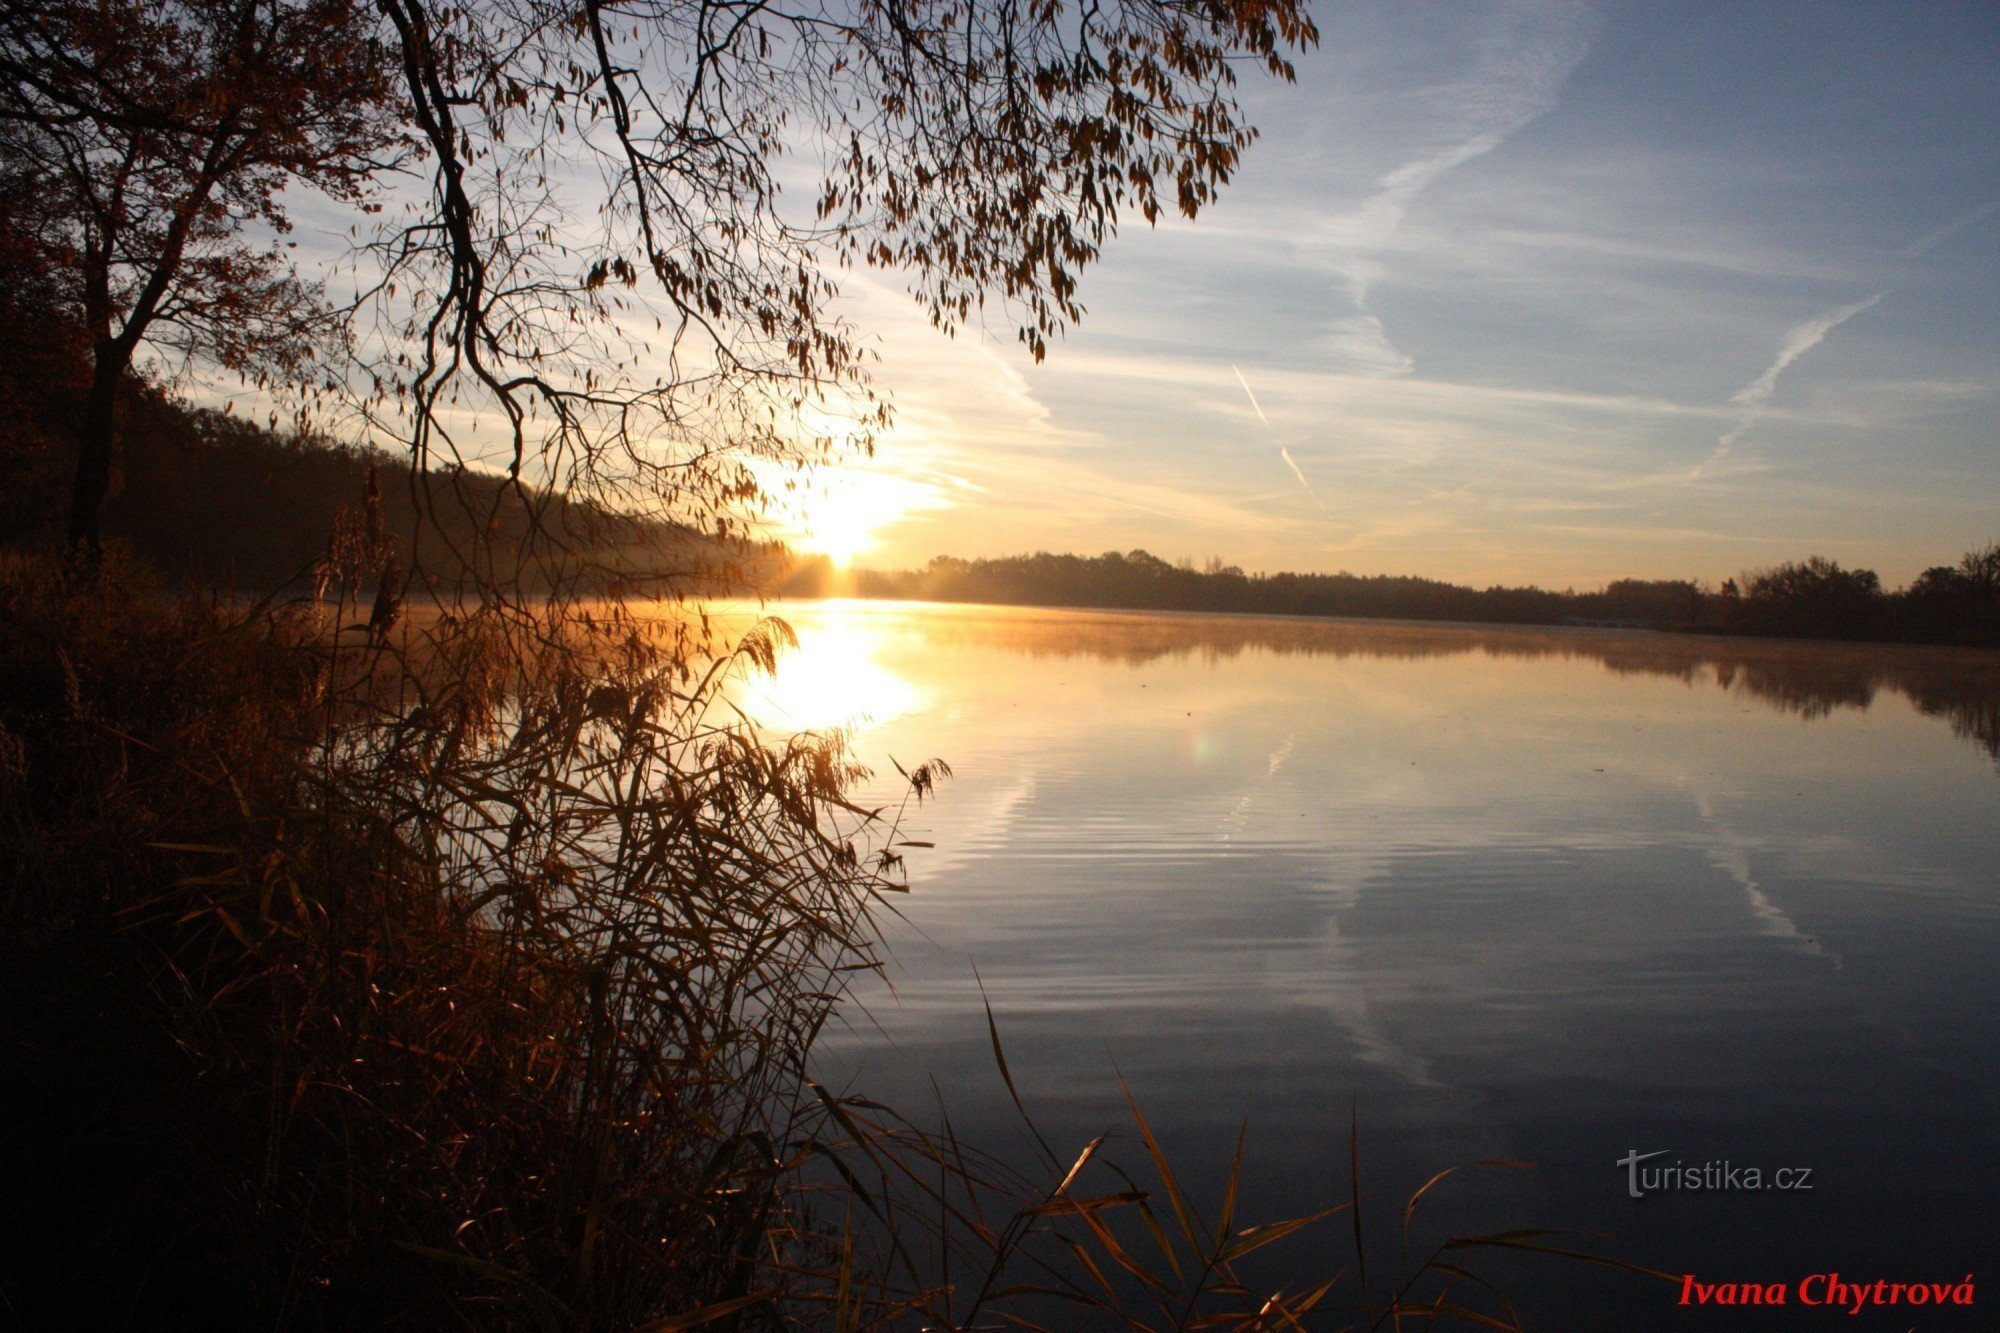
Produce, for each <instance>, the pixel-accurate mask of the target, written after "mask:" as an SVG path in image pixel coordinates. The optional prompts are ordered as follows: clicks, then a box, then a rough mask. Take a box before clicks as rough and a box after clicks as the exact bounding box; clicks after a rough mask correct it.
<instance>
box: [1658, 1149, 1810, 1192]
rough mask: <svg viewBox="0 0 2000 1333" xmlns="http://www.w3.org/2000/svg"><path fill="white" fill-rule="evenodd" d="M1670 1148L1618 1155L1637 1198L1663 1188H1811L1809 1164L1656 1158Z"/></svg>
mask: <svg viewBox="0 0 2000 1333" xmlns="http://www.w3.org/2000/svg"><path fill="white" fill-rule="evenodd" d="M1668 1151H1669V1149H1666V1148H1662V1149H1660V1150H1659V1151H1658V1152H1640V1151H1639V1150H1638V1149H1636V1148H1635V1149H1633V1150H1632V1151H1631V1152H1628V1153H1626V1154H1625V1155H1624V1156H1623V1157H1621V1158H1619V1159H1618V1165H1620V1166H1622V1167H1624V1168H1625V1192H1626V1193H1627V1194H1629V1195H1631V1196H1632V1197H1633V1198H1635V1199H1643V1198H1644V1197H1645V1196H1646V1195H1648V1194H1655V1193H1659V1192H1660V1191H1663V1190H1680V1191H1685V1192H1688V1193H1694V1192H1698V1191H1707V1192H1709V1193H1716V1192H1722V1191H1729V1192H1735V1191H1758V1190H1810V1189H1811V1188H1812V1174H1813V1169H1812V1168H1811V1167H1809V1166H1780V1167H1776V1168H1774V1169H1772V1170H1770V1171H1766V1170H1765V1169H1764V1168H1762V1167H1760V1166H1738V1165H1737V1164H1736V1163H1734V1162H1730V1161H1720V1162H1692V1163H1690V1162H1683V1161H1680V1160H1679V1159H1675V1160H1674V1161H1672V1162H1655V1163H1654V1164H1653V1165H1651V1166H1647V1165H1645V1163H1648V1162H1653V1160H1654V1159H1655V1158H1658V1157H1665V1156H1666V1155H1667V1153H1668Z"/></svg>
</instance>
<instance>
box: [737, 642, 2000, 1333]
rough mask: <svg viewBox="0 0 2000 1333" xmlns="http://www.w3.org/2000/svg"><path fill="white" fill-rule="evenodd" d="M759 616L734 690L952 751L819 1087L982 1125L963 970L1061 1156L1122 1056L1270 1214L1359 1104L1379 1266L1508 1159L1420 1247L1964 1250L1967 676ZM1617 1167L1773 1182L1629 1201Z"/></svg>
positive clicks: (1334, 1150) (1725, 648)
mask: <svg viewBox="0 0 2000 1333" xmlns="http://www.w3.org/2000/svg"><path fill="white" fill-rule="evenodd" d="M777 610H778V612H779V614H781V615H783V616H784V617H785V618H786V619H787V620H789V621H790V622H791V623H792V624H793V625H794V627H795V628H796V629H797V631H798V634H799V637H800V639H801V648H800V650H799V651H798V653H797V654H796V655H795V656H793V657H791V658H789V659H787V661H786V662H785V663H784V664H781V667H780V671H779V674H778V677H777V679H776V681H774V682H772V683H771V684H770V685H768V686H767V687H765V688H764V689H763V690H761V691H760V692H758V693H756V694H755V695H754V696H753V697H752V698H751V699H750V700H749V706H750V707H751V708H752V710H753V711H755V712H757V713H758V714H759V716H760V717H763V718H764V719H765V720H767V721H768V722H769V723H770V724H771V725H773V726H774V727H783V726H786V725H793V726H820V727H823V726H830V725H837V724H841V723H852V725H853V726H854V729H855V730H854V743H855V747H856V749H857V751H858V753H859V755H860V757H861V758H862V759H864V760H865V761H868V762H870V763H871V764H873V765H874V766H875V767H876V769H877V771H878V775H882V777H881V780H880V783H879V790H878V792H877V795H878V796H879V798H880V799H887V798H888V794H889V793H890V792H891V791H893V790H894V789H895V788H896V786H897V784H898V783H899V782H900V779H898V778H897V775H896V773H895V770H894V768H893V767H892V766H891V764H890V762H889V761H890V759H891V758H892V757H893V758H894V759H895V760H898V761H900V762H901V763H902V764H903V765H904V766H905V767H908V766H910V765H911V764H913V763H916V762H919V761H922V760H925V759H928V758H930V757H932V756H942V757H943V758H945V759H946V760H947V761H949V763H950V764H951V767H952V769H953V771H954V773H955V777H954V778H953V779H952V780H951V781H950V782H948V783H946V784H945V785H944V787H943V788H942V790H941V791H940V793H939V795H938V797H937V798H936V799H935V800H934V801H933V802H931V803H930V804H928V805H926V806H925V807H923V809H922V810H921V811H920V812H917V813H915V814H914V815H913V816H912V817H911V820H910V822H909V823H908V824H907V825H906V827H905V830H904V833H905V836H906V837H908V838H911V839H914V840H919V841H928V842H934V843H935V844H936V845H935V848H934V849H923V848H910V849H907V855H908V856H909V858H910V865H911V881H912V885H913V889H914V892H913V893H912V894H911V895H910V897H909V898H908V900H907V901H906V902H903V903H900V904H899V906H900V908H901V911H902V916H901V918H900V919H896V920H891V921H889V922H888V923H887V927H886V929H887V935H888V943H889V950H890V953H891V955H892V957H893V962H892V964H891V966H890V969H889V973H888V977H887V978H886V982H879V983H878V982H873V981H870V982H867V983H865V984H864V985H862V986H861V987H860V989H859V991H858V992H857V996H856V999H857V1001H858V1002H859V1007H855V1008H851V1009H850V1012H849V1015H848V1018H849V1026H848V1027H847V1029H846V1030H844V1031H843V1032H841V1033H838V1034H836V1035H835V1036H834V1037H833V1039H832V1040H830V1041H829V1042H828V1043H827V1044H826V1047H825V1050H826V1054H825V1071H824V1072H825V1074H826V1077H827V1078H828V1079H829V1081H831V1082H834V1083H836V1084H840V1085H847V1084H850V1083H851V1085H852V1086H854V1087H856V1088H858V1089H865V1090H866V1091H867V1092H868V1093H869V1094H870V1095H873V1096H879V1097H882V1098H884V1099H885V1100H889V1101H892V1102H894V1103H896V1104H897V1105H898V1106H899V1107H900V1108H901V1109H903V1110H904V1111H905V1112H907V1113H913V1114H916V1115H919V1116H922V1115H926V1114H934V1108H935V1106H936V1103H937V1100H938V1099H939V1098H940V1097H941V1098H942V1102H943V1105H944V1109H945V1110H947V1111H948V1112H949V1113H950V1115H951V1117H952V1119H953V1123H954V1125H955V1127H956V1129H957V1130H958V1132H959V1133H960V1134H962V1135H964V1136H965V1137H967V1138H968V1139H974V1140H984V1141H990V1142H994V1143H997V1144H999V1145H1001V1146H1002V1147H1003V1148H1004V1147H1005V1145H1006V1144H1008V1143H1010V1142H1013V1141H1015V1135H1016V1131H1015V1129H1014V1128H1013V1113H1012V1111H1011V1108H1010V1107H1009V1106H1008V1102H1007V1098H1006V1095H1005V1092H1004V1090H1003V1088H1002V1087H1001V1084H1000V1080H999V1078H998V1076H997V1074H996V1073H995V1072H994V1068H993V1057H992V1053H991V1049H990V1045H989V1041H988V1037H987V1032H986V1027H985V1013H984V1009H983V1007H982V993H983V995H984V997H985V999H986V1000H989V1001H990V1003H991V1005H992V1009H993V1013H994V1015H995V1017H996V1019H997V1021H998V1024H999V1027H1000V1031H1001V1033H1002V1036H1003V1038H1004V1040H1005V1042H1006V1046H1007V1055H1008V1059H1009V1062H1010V1064H1011V1066H1012V1069H1013V1073H1014V1075H1015V1078H1016V1081H1017V1082H1018V1083H1019V1085H1020V1086H1021V1088H1022V1090H1023V1093H1024V1095H1025V1096H1026V1098H1027V1101H1028V1104H1029V1106H1030V1109H1031V1110H1032V1111H1033V1112H1034V1113H1035V1114H1036V1116H1037V1118H1038V1120H1039V1121H1040V1123H1041V1126H1042V1128H1043V1131H1044V1132H1045V1133H1046V1134H1047V1135H1048V1136H1049V1137H1050V1138H1051V1139H1052V1140H1053V1141H1055V1142H1056V1143H1057V1144H1058V1146H1059V1147H1062V1146H1068V1147H1070V1148H1072V1149H1073V1148H1074V1147H1077V1146H1080V1145H1081V1144H1082V1142H1084V1141H1085V1140H1087V1139H1088V1138H1090V1137H1092V1136H1094V1135H1096V1134H1098V1133H1101V1132H1103V1131H1105V1130H1106V1129H1109V1128H1116V1127H1119V1126H1121V1125H1123V1124H1124V1123H1125V1116H1124V1112H1123V1109H1122V1094H1121V1092H1120V1089H1119V1075H1120V1074H1121V1073H1122V1075H1123V1076H1124V1077H1125V1078H1126V1079H1128V1080H1129V1082H1130V1084H1131V1086H1132V1089H1133V1091H1134V1093H1135V1094H1136V1095H1137V1097H1138V1099H1139V1100H1140V1102H1141V1104H1142V1105H1143V1106H1144V1107H1145V1108H1146V1111H1147V1114H1148V1116H1149V1117H1150V1118H1151V1119H1152V1120H1153V1122H1154V1123H1155V1125H1156V1127H1157V1128H1159V1129H1160V1130H1161V1131H1162V1134H1163V1137H1164V1138H1165V1139H1166V1141H1167V1144H1168V1148H1169V1150H1170V1151H1171V1152H1173V1153H1174V1154H1175V1155H1176V1157H1177V1159H1178V1162H1179V1164H1180V1165H1183V1166H1185V1167H1186V1168H1188V1171H1189V1174H1190V1175H1191V1176H1193V1177H1195V1178H1196V1179H1197V1180H1208V1181H1214V1180H1217V1179H1219V1177H1220V1176H1221V1174H1222V1172H1223V1171H1224V1170H1225V1169H1226V1167H1227V1163H1228V1156H1229V1152H1230V1150H1231V1147H1232V1145H1233V1140H1234V1136H1235V1133H1236V1130H1237V1128H1238V1126H1239V1124H1240V1123H1241V1122H1242V1120H1243V1119H1244V1118H1245V1117H1246V1116H1247V1117H1248V1120H1249V1123H1250V1127H1251V1128H1250V1146H1249V1151H1248V1174H1249V1179H1250V1186H1249V1187H1247V1188H1248V1197H1247V1199H1246V1201H1245V1205H1244V1206H1245V1209H1246V1210H1249V1211H1261V1212H1263V1213H1265V1214H1267V1215H1270V1216H1278V1215H1289V1214H1290V1213H1292V1212H1299V1211H1304V1210H1307V1209H1309V1208H1312V1207H1315V1206H1320V1205H1323V1204H1326V1203H1332V1202H1338V1201H1341V1200H1343V1199H1345V1197H1346V1195H1347V1168H1346V1160H1347V1132H1348V1126H1349V1120H1350V1114H1352V1115H1355V1116H1356V1117H1358V1121H1359V1124H1360V1127H1361V1137H1362V1155H1363V1160H1364V1168H1363V1185H1364V1188H1365V1190H1366V1191H1367V1197H1368V1202H1369V1204H1370V1205H1371V1206H1372V1208H1373V1215H1372V1217H1371V1219H1370V1222H1369V1228H1370V1231H1371V1233H1379V1235H1378V1236H1377V1237H1376V1240H1377V1241H1378V1242H1379V1243H1378V1244H1377V1246H1376V1253H1375V1254H1373V1255H1371V1258H1370V1262H1371V1265H1375V1266H1376V1267H1375V1271H1376V1272H1377V1273H1378V1274H1380V1275H1382V1276H1386V1275H1387V1272H1388V1270H1390V1269H1392V1268H1393V1267H1394V1224H1395V1222H1396V1219H1397V1216H1398V1214H1400V1211H1401V1207H1402V1204H1403V1201H1404V1199H1405V1198H1406V1197H1407V1196H1408V1194H1409V1193H1410V1192H1411V1191H1412V1190H1414V1189H1415V1188H1416V1187H1417V1186H1418V1185H1420V1184H1422V1183H1423V1181H1424V1180H1425V1179H1426V1178H1427V1177H1428V1176H1429V1175H1430V1174H1431V1173H1432V1172H1433V1171H1436V1170H1438V1169H1441V1168H1443V1167H1447V1166H1452V1165H1455V1164H1458V1163H1461V1162H1467V1161H1472V1160H1475V1159H1480V1158H1493V1157H1499V1158H1518V1159H1525V1160H1528V1161H1532V1162H1535V1163H1537V1164H1538V1166H1537V1167H1536V1168H1534V1169H1533V1170H1515V1169H1489V1170H1487V1171H1484V1172H1480V1173H1472V1174H1468V1175H1466V1176H1464V1177H1461V1178H1454V1180H1453V1181H1452V1182H1451V1183H1450V1184H1449V1185H1448V1186H1445V1187H1440V1189H1439V1190H1438V1191H1437V1193H1436V1195H1435V1196H1434V1197H1433V1198H1428V1199H1427V1200H1426V1202H1425V1205H1424V1210H1423V1211H1422V1212H1420V1214H1419V1222H1418V1226H1417V1229H1416V1231H1415V1232H1414V1233H1413V1235H1414V1236H1415V1237H1417V1238H1419V1239H1421V1238H1423V1237H1426V1236H1428V1237H1429V1238H1431V1239H1436V1238H1437V1237H1438V1236H1440V1235H1442V1234H1443V1230H1444V1229H1446V1228H1450V1229H1459V1230H1475V1229H1477V1230H1496V1229H1500V1228H1502V1227H1516V1226H1554V1227H1569V1228H1578V1229H1581V1230H1583V1231H1587V1232H1590V1233H1594V1234H1593V1235H1591V1236H1588V1237H1579V1238H1573V1241H1572V1242H1570V1243H1576V1242H1579V1241H1580V1242H1584V1243H1586V1247H1587V1248H1593V1249H1596V1250H1599V1251H1602V1252H1606V1253H1612V1254H1616V1255H1618V1256H1620V1257H1623V1258H1627V1259H1630V1260H1634V1261H1636V1262H1641V1263H1646V1264H1649V1265H1652V1266H1655V1267H1659V1268H1663V1269H1668V1270H1671V1271H1676V1272H1681V1271H1686V1272H1693V1273H1695V1274H1697V1275H1699V1276H1700V1277H1701V1279H1702V1280H1704V1281H1758V1282H1775V1281H1786V1282H1790V1283H1793V1284H1796V1283H1797V1281H1798V1280H1799V1279H1800V1278H1803V1277H1805V1276H1807V1275H1808V1274H1812V1273H1819V1272H1825V1271H1829V1270H1832V1269H1838V1270H1839V1271H1840V1272H1841V1273H1842V1274H1844V1275H1846V1276H1848V1277H1857V1278H1858V1277H1863V1276H1866V1277H1868V1278H1869V1280H1871V1281H1872V1280H1873V1279H1874V1278H1875V1277H1883V1278H1888V1279H1890V1280H1895V1281H1927V1282H1936V1281H1953V1282H1955V1281H1958V1280H1959V1279H1960V1278H1961V1277H1962V1276H1963V1275H1964V1274H1965V1273H1966V1272H1967V1271H1969V1270H1972V1271H1976V1270H1977V1269H1978V1268H1979V1266H1980V1265H1979V1260H1981V1259H1982V1258H1984V1257H1985V1256H1986V1255H1987V1254H1989V1253H1991V1248H1992V1242H1993V1239H1994V1237H1995V1236H1996V1235H2000V1226H1996V1223H1997V1222H2000V1209H1997V1208H1996V1205H1995V1203H1994V1200H1993V1197H1992V1196H1991V1194H1990V1193H1989V1192H1988V1191H1989V1187H1990V1182H1992V1181H1993V1180H1995V1179H2000V1018H1996V1015H1995V1010H1994V1007H1993V1005H1992V1002H1991V979H1992V976H1993V974H1994V968H1995V964H1996V963H2000V893H1996V878H1997V877H1996V870H2000V772H1996V760H1995V756H1996V754H2000V662H1996V660H1995V658H1994V657H1993V656H1992V655H1980V654H1973V653H1965V652H1953V651H1949V650H1925V649H1903V648H1878V647H1869V646H1854V645H1833V644H1810V643H1776V642H1770V641H1743V640H1705V639H1695V638H1686V637H1678V636H1669V635H1655V634H1647V633H1632V632H1597V631H1566V630H1536V629H1490V628H1480V627H1459V626H1436V625H1409V624H1386V623H1382V624H1371V623H1361V622H1314V621H1292V620H1254V619H1229V618H1215V617H1203V616H1183V615H1123V614H1104V613H1085V612H1062V611H1045V610H1011V609H996V608H979V607H943V606H922V605H906V604H898V605H892V604H869V603H821V604H800V605H794V606H784V607H780V608H777ZM1131 1151H1132V1152H1133V1153H1135V1154H1136V1145H1132V1146H1131ZM1634 1151H1636V1152H1640V1153H1646V1152H1654V1151H1660V1152H1663V1153H1665V1154H1666V1155H1665V1156H1663V1157H1661V1158H1659V1159H1656V1161H1657V1162H1658V1163H1674V1162H1676V1161H1678V1162H1682V1163H1685V1164H1687V1165H1689V1166H1699V1165H1701V1164H1703V1163H1707V1162H1711V1161H1728V1162H1731V1163H1734V1164H1736V1165H1738V1166H1757V1167H1759V1168H1761V1169H1762V1170H1763V1171H1764V1172H1765V1174H1766V1175H1767V1176H1768V1175H1769V1173H1770V1172H1771V1171H1772V1170H1773V1169H1775V1168H1780V1167H1807V1168H1810V1169H1811V1170H1812V1172H1813V1174H1812V1177H1811V1183H1812V1188H1811V1190H1810V1191H1805V1192H1792V1193H1777V1192H1772V1191H1765V1192H1760V1193H1747V1192H1732V1193H1722V1192H1713V1191H1708V1192H1695V1191H1669V1192H1654V1193H1651V1194H1649V1195H1648V1196H1647V1197H1644V1198H1640V1199H1636V1200H1635V1199H1632V1198H1630V1197H1629V1193H1628V1189H1627V1178H1626V1177H1627V1172H1626V1169H1625V1168H1623V1167H1621V1166H1619V1165H1618V1161H1619V1159H1620V1158H1622V1157H1624V1156H1626V1155H1627V1154H1628V1153H1631V1152H1634ZM1427 1217H1428V1218H1429V1219H1430V1223H1429V1224H1428V1226H1427V1225H1426V1223H1425V1218H1427ZM1487 1267H1488V1269H1489V1270H1491V1271H1494V1272H1496V1273H1497V1274H1500V1275H1502V1276H1504V1277H1505V1278H1506V1279H1507V1283H1506V1284H1505V1285H1506V1287H1507V1290H1508V1293H1509V1295H1510V1296H1513V1297H1514V1298H1515V1299H1516V1301H1517V1303H1518V1304H1519V1306H1520V1308H1521V1310H1522V1313H1523V1315H1524V1316H1532V1315H1534V1314H1537V1313H1539V1314H1541V1315H1542V1316H1543V1317H1544V1318H1545V1319H1547V1320H1549V1321H1550V1322H1549V1323H1548V1324H1547V1325H1546V1326H1552V1327H1576V1326H1584V1327H1591V1326H1607V1327H1608V1326H1610V1325H1609V1324H1602V1325H1598V1324H1593V1323H1591V1322H1590V1321H1588V1320H1587V1319H1585V1318H1584V1314H1585V1312H1588V1311H1589V1310H1592V1309H1595V1308H1610V1307H1609V1306H1600V1305H1599V1304H1598V1303H1600V1302H1614V1301H1615V1302H1616V1304H1617V1307H1618V1309H1619V1315H1618V1318H1617V1326H1619V1327H1624V1328H1648V1327H1656V1326H1657V1327H1663V1328H1664V1327H1685V1326H1687V1325H1688V1323H1689V1321H1690V1317H1694V1322H1696V1323H1702V1322H1706V1321H1705V1320H1704V1319H1702V1318H1700V1317H1696V1316H1700V1315H1702V1314H1704V1313H1708V1312H1694V1311H1687V1310H1680V1309H1676V1308H1675V1307H1674V1305H1673V1301H1674V1300H1675V1299H1676V1297H1677V1294H1678V1292H1677V1289H1673V1288H1669V1287H1668V1286H1667V1285H1666V1284H1664V1283H1656V1282H1649V1281H1647V1280H1644V1279H1640V1278H1636V1277H1630V1276H1625V1275H1600V1274H1596V1273H1584V1272H1579V1271H1577V1270H1573V1269H1569V1268H1565V1267H1561V1266H1560V1265H1559V1264H1558V1263H1557V1261H1552V1260H1549V1261H1542V1260H1536V1261H1532V1262H1518V1263H1506V1264H1498V1265H1494V1264H1488V1265H1487ZM1377 1294H1378V1297H1379V1295H1380V1293H1379V1292H1378V1293H1377ZM1994 1299H2000V1296H1997V1297H1995V1298H1994ZM1910 1313H1911V1312H1909V1311H1900V1312H1884V1314H1885V1315H1893V1316H1894V1317H1895V1318H1900V1319H1901V1320H1902V1323H1901V1324H1898V1325H1897V1326H1898V1327H1903V1326H1907V1324H1908V1323H1909V1315H1910ZM1972 1313H1973V1314H1976V1311H1975V1312H1972ZM1801 1315H1804V1316H1811V1317H1813V1318H1816V1319H1824V1318H1826V1317H1827V1316H1826V1313H1825V1312H1824V1311H1804V1312H1801V1311H1797V1310H1793V1311H1792V1312H1791V1317H1795V1318H1796V1317H1799V1316H1801ZM1655 1316H1657V1317H1655ZM1714 1317H1715V1318H1718V1319H1721V1320H1723V1321H1725V1322H1726V1321H1727V1320H1729V1319H1730V1317H1731V1312H1729V1311H1721V1312H1716V1313H1714ZM1735 1317H1736V1318H1737V1319H1738V1320H1739V1321H1740V1319H1741V1318H1742V1315H1741V1313H1740V1312H1738V1313H1737V1314H1736V1315H1735ZM1839 1317H1840V1318H1842V1319H1844V1320H1845V1319H1847V1316H1846V1315H1844V1314H1842V1315H1841V1316H1839ZM1965 1317H1967V1316H1960V1318H1961V1321H1962V1320H1963V1319H1964V1318H1965ZM1758 1318H1759V1319H1760V1321H1762V1322H1765V1323H1769V1322H1771V1320H1770V1319H1769V1318H1768V1316H1767V1315H1766V1314H1765V1313H1764V1312H1760V1313H1759V1315H1758ZM1778 1322H1780V1323H1782V1322H1783V1321H1782V1320H1779V1321H1778ZM1850 1322H1854V1323H1856V1324H1860V1325H1867V1324H1868V1323H1869V1321H1868V1320H1867V1319H1866V1318H1865V1317H1864V1318H1862V1319H1859V1320H1853V1321H1850ZM1531 1326H1532V1324H1531ZM1947 1326H1957V1325H1955V1324H1952V1325H1947ZM1966 1326H1968V1327H1970V1326H1972V1325H1971V1324H1967V1325H1966Z"/></svg>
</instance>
